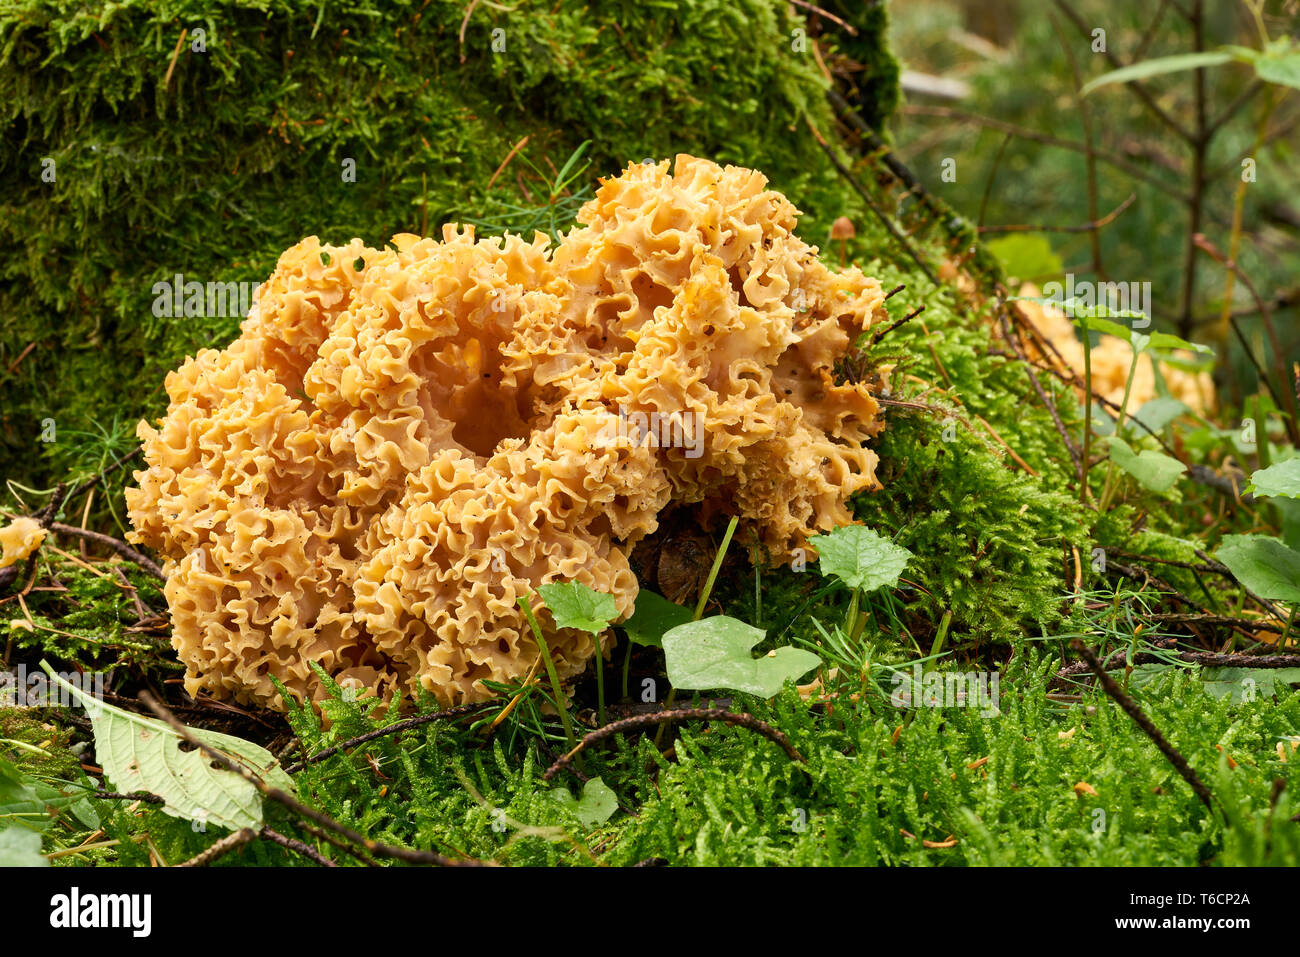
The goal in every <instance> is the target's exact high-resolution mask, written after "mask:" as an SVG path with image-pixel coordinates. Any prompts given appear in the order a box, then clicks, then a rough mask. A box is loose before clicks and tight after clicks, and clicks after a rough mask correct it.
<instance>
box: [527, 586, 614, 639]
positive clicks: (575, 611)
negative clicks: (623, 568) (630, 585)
mask: <svg viewBox="0 0 1300 957" xmlns="http://www.w3.org/2000/svg"><path fill="white" fill-rule="evenodd" d="M537 592H538V594H540V595H541V596H542V601H544V602H546V607H547V608H549V609H550V610H551V615H552V616H553V617H554V618H555V625H556V627H557V628H577V629H579V630H580V631H585V632H587V633H589V634H592V635H599V634H600V633H601V632H602V631H604V630H605V629H606V628H608V627H609V623H610V622H611V621H613V620H614V619H615V618H617V617H618V608H617V607H616V606H615V604H614V596H613V595H607V594H605V593H604V592H601V591H596V590H595V589H593V588H588V587H587V586H586V585H584V584H582V582H556V583H554V584H550V585H538V586H537Z"/></svg>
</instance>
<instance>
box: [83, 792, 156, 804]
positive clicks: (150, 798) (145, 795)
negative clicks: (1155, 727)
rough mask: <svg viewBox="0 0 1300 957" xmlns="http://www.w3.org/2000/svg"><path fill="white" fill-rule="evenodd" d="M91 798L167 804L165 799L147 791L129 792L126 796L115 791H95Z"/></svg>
mask: <svg viewBox="0 0 1300 957" xmlns="http://www.w3.org/2000/svg"><path fill="white" fill-rule="evenodd" d="M92 796H93V797H97V798H103V799H104V800H106V801H143V802H144V803H145V804H166V803H167V799H166V798H161V797H159V796H158V795H156V794H153V793H151V792H149V791H130V792H128V793H126V794H121V793H119V792H117V791H96V792H95V793H94V795H92Z"/></svg>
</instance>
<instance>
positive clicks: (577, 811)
mask: <svg viewBox="0 0 1300 957" xmlns="http://www.w3.org/2000/svg"><path fill="white" fill-rule="evenodd" d="M551 797H552V798H553V799H554V800H555V801H557V802H558V803H560V804H562V805H564V806H565V807H566V808H568V809H569V811H570V812H571V813H572V814H573V815H574V816H575V817H576V818H577V819H578V823H579V824H581V825H582V826H583V827H585V828H586V829H587V830H589V831H590V830H591V829H592V828H593V827H596V826H597V825H600V824H604V823H605V822H606V821H608V820H609V819H610V817H612V816H613V814H614V812H615V811H616V810H618V795H616V794H615V793H614V792H613V791H611V790H610V789H609V786H608V785H607V784H606V783H605V782H604V781H602V780H601V779H600V778H592V779H591V780H590V781H588V782H587V783H586V784H584V785H583V786H582V798H581V799H578V798H575V797H574V796H573V795H572V794H570V793H569V792H568V791H567V790H566V789H565V788H555V789H554V790H552V791H551Z"/></svg>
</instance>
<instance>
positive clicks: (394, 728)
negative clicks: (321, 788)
mask: <svg viewBox="0 0 1300 957" xmlns="http://www.w3.org/2000/svg"><path fill="white" fill-rule="evenodd" d="M491 706H492V702H490V701H479V702H476V703H474V704H463V705H461V706H460V707H458V708H449V709H448V710H446V711H434V712H432V713H431V714H421V715H416V716H415V717H414V718H407V719H406V720H405V721H398V722H397V723H396V724H390V725H389V726H388V727H386V728H380V729H379V730H378V731H368V732H366V733H365V734H363V735H360V736H359V737H355V738H349V739H348V740H347V741H343V742H341V743H339V744H336V745H334V746H333V747H330V748H326V749H325V750H324V751H320V752H318V753H316V754H313V755H312V756H311V757H309V758H304V759H303V760H301V761H299V762H298V763H297V764H291V765H289V766H288V767H287V768H285V769H284V771H285V773H286V774H297V773H298V772H299V771H301V770H302V769H303V768H305V767H307V765H309V764H315V763H316V762H317V761H324V760H325V759H326V758H328V757H331V756H332V755H335V754H337V753H338V752H340V751H345V750H347V749H348V748H354V747H356V746H357V745H358V744H365V743H366V742H367V741H374V740H375V739H376V738H384V737H387V736H388V735H390V734H400V733H401V732H403V731H409V730H410V729H411V728H418V727H419V726H420V725H422V724H428V723H429V722H430V721H441V720H443V719H451V718H461V717H464V716H465V715H467V714H476V713H477V712H479V711H482V710H483V709H484V708H489V707H491Z"/></svg>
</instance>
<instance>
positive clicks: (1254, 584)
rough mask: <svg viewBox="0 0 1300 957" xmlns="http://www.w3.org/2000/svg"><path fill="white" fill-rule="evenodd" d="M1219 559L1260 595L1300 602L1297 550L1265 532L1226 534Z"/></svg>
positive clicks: (1299, 559) (1299, 569) (1220, 548)
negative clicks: (1258, 533)
mask: <svg viewBox="0 0 1300 957" xmlns="http://www.w3.org/2000/svg"><path fill="white" fill-rule="evenodd" d="M1217 557H1218V559H1219V561H1221V562H1223V564H1225V565H1227V566H1228V570H1229V571H1230V572H1232V574H1233V575H1235V576H1236V578H1237V581H1239V582H1241V583H1242V584H1243V585H1245V586H1246V587H1247V588H1249V589H1250V590H1251V591H1253V592H1254V593H1255V594H1257V595H1259V597H1261V598H1266V599H1268V600H1270V601H1286V602H1300V552H1296V551H1292V550H1291V549H1289V548H1287V547H1286V546H1285V545H1283V544H1282V543H1281V542H1279V541H1278V540H1277V539H1276V538H1270V537H1269V536H1268V535H1225V536H1223V543H1222V544H1221V545H1219V551H1218V553H1217Z"/></svg>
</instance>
